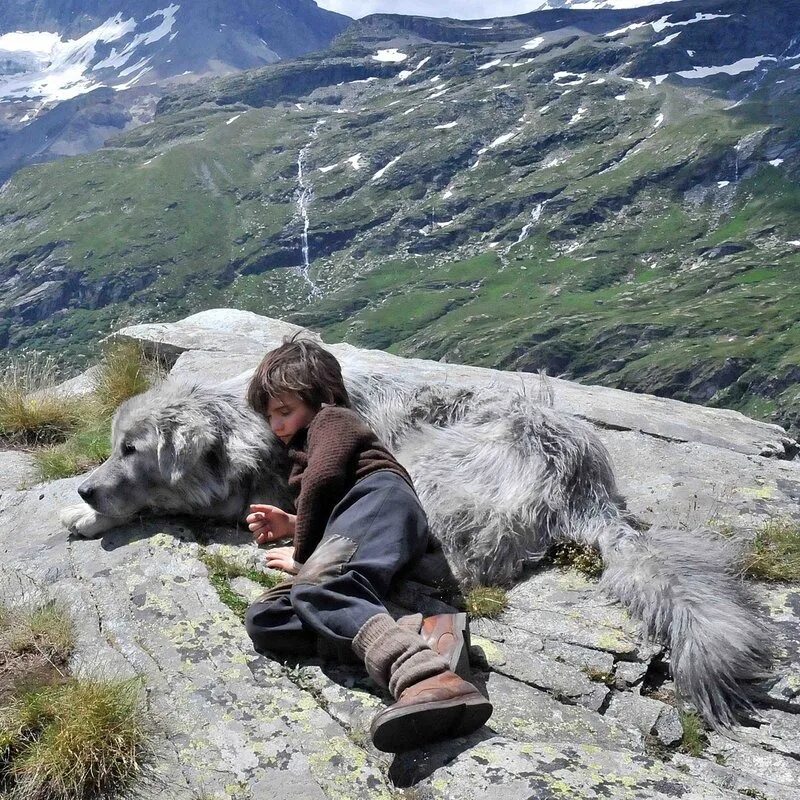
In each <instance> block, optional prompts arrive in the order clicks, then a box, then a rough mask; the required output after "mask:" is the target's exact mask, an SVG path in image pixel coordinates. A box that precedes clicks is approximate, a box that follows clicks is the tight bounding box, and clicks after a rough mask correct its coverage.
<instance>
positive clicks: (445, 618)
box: [419, 613, 472, 680]
mask: <svg viewBox="0 0 800 800" xmlns="http://www.w3.org/2000/svg"><path fill="white" fill-rule="evenodd" d="M419 635H420V636H421V637H422V638H423V639H424V640H425V644H427V645H428V647H430V648H431V650H433V651H434V652H435V653H438V654H439V655H440V656H443V657H444V658H445V659H447V662H448V666H449V667H450V669H451V670H452V671H453V672H455V673H456V675H458V676H459V677H461V678H464V679H465V680H469V678H470V676H471V675H472V672H471V671H470V668H469V622H468V621H467V615H466V614H463V613H461V614H437V615H436V616H434V617H425V619H423V620H422V628H421V629H420V632H419Z"/></svg>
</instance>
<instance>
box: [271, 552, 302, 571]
mask: <svg viewBox="0 0 800 800" xmlns="http://www.w3.org/2000/svg"><path fill="white" fill-rule="evenodd" d="M266 562H267V566H268V567H269V568H270V569H279V570H281V571H283V572H288V573H289V574H290V575H297V571H298V570H299V569H300V567H299V565H298V564H297V562H296V561H295V560H294V547H273V548H272V550H270V551H269V552H268V553H267V558H266Z"/></svg>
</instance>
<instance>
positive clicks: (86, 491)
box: [78, 483, 94, 505]
mask: <svg viewBox="0 0 800 800" xmlns="http://www.w3.org/2000/svg"><path fill="white" fill-rule="evenodd" d="M78 494H79V495H80V496H81V498H82V500H83V501H84V503H89V504H90V505H91V502H92V498H93V497H94V486H87V485H86V484H85V483H82V484H81V485H80V486H79V487H78Z"/></svg>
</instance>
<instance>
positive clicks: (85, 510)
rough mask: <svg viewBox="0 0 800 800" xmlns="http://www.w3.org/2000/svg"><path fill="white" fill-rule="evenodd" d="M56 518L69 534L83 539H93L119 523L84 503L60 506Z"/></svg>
mask: <svg viewBox="0 0 800 800" xmlns="http://www.w3.org/2000/svg"><path fill="white" fill-rule="evenodd" d="M58 518H59V520H60V522H61V524H62V525H63V526H64V527H65V528H66V529H67V530H68V531H69V532H70V533H71V534H73V535H74V536H80V537H82V538H84V539H93V538H94V537H95V536H99V535H100V534H101V533H103V532H104V531H107V530H109V529H110V528H113V527H115V526H116V525H119V520H114V519H112V518H111V517H105V516H103V515H102V514H98V513H97V512H96V511H95V510H94V509H93V508H92V507H91V506H90V505H87V504H86V503H78V504H77V505H74V506H67V507H66V508H62V509H61V513H60V514H59V515H58Z"/></svg>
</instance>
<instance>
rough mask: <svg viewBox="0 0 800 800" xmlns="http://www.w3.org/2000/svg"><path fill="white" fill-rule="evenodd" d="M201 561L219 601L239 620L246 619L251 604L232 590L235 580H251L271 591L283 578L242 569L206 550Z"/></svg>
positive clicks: (201, 555) (202, 553) (201, 554)
mask: <svg viewBox="0 0 800 800" xmlns="http://www.w3.org/2000/svg"><path fill="white" fill-rule="evenodd" d="M199 558H200V561H202V562H203V564H205V566H206V569H207V570H208V579H209V581H210V582H211V585H212V586H213V587H214V589H215V590H216V592H217V595H218V596H219V599H220V600H221V601H222V602H223V603H224V604H225V605H226V606H228V608H230V609H231V611H233V613H234V614H236V616H237V617H239V619H244V616H245V612H246V611H247V608H248V606H249V603H248V602H247V601H246V600H245V599H244V598H243V597H242V596H241V595H240V594H237V593H236V592H234V591H233V589H231V585H230V582H231V580H233V579H234V578H249V579H250V580H251V581H254V582H255V583H258V584H260V585H261V586H264V587H265V588H267V589H271V588H272V587H273V586H277V585H278V584H279V583H280V582H281V581H282V580H283V578H281V577H280V576H277V575H268V574H266V573H264V572H259V571H258V570H257V569H249V568H247V567H242V566H240V565H239V564H236V563H234V562H232V561H229V560H228V559H226V558H224V557H223V556H221V555H220V554H219V553H211V552H209V551H208V550H204V551H202V552H201V553H200V556H199Z"/></svg>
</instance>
